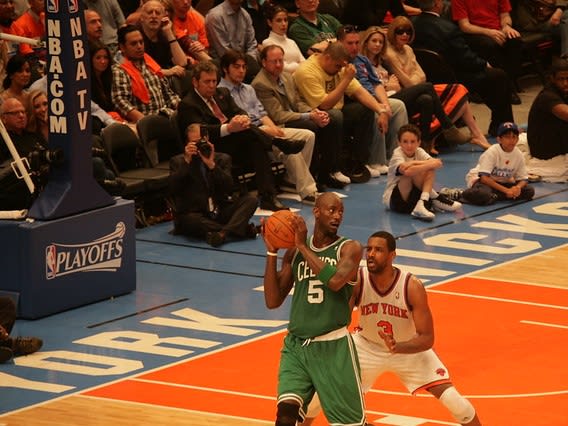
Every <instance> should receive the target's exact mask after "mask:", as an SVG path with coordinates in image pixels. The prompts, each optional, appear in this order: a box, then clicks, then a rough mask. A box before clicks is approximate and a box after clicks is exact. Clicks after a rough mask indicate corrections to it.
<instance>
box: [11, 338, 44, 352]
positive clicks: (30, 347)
mask: <svg viewBox="0 0 568 426" xmlns="http://www.w3.org/2000/svg"><path fill="white" fill-rule="evenodd" d="M42 346H43V340H41V339H39V338H37V337H16V338H15V339H12V352H13V353H14V356H20V355H29V354H33V353H34V352H37V351H39V350H40V349H41V347H42Z"/></svg>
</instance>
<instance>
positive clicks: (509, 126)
mask: <svg viewBox="0 0 568 426" xmlns="http://www.w3.org/2000/svg"><path fill="white" fill-rule="evenodd" d="M507 132H513V133H514V134H516V135H518V134H519V126H517V125H516V124H515V123H512V122H510V121H507V122H505V123H501V124H499V128H498V129H497V136H503V135H504V134H505V133H507Z"/></svg>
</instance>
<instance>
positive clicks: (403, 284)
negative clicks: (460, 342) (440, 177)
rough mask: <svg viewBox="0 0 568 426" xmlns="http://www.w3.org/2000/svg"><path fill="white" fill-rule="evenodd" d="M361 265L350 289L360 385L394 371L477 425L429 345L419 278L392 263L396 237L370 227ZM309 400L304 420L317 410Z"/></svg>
mask: <svg viewBox="0 0 568 426" xmlns="http://www.w3.org/2000/svg"><path fill="white" fill-rule="evenodd" d="M366 252H367V266H366V267H361V269H360V270H359V283H358V285H357V287H356V288H355V292H354V294H353V297H354V300H355V304H356V305H357V306H359V311H360V315H361V317H360V320H359V328H360V331H359V332H357V333H356V334H354V336H353V340H354V342H355V346H356V348H357V354H358V357H359V363H360V366H361V381H362V384H363V391H364V392H366V391H368V390H369V389H370V388H371V386H372V385H373V383H374V382H375V380H376V379H377V378H378V377H379V376H380V375H381V374H383V373H385V372H387V371H390V372H392V373H395V374H396V375H397V376H398V377H399V378H400V380H401V381H402V383H403V384H404V385H405V386H406V388H407V389H408V391H409V392H411V393H412V394H415V393H416V392H418V391H419V390H422V389H423V390H426V391H428V392H430V393H431V394H432V395H434V396H435V397H436V398H438V400H439V401H440V402H441V403H442V404H443V405H444V406H446V408H447V409H448V410H449V411H450V412H451V414H452V415H453V416H454V418H455V419H456V420H457V421H458V422H459V423H460V424H462V425H468V426H480V425H481V423H480V421H479V418H478V417H477V414H476V412H475V409H474V408H473V405H471V403H470V402H469V401H468V400H467V399H465V398H464V397H463V396H461V395H460V394H459V393H458V391H457V390H456V388H455V387H454V386H453V384H452V382H451V381H450V376H449V373H448V370H447V369H446V367H445V366H444V364H442V362H441V361H440V359H439V358H438V356H437V355H436V353H435V352H434V351H433V350H432V345H433V344H434V323H433V320H432V313H431V311H430V307H429V305H428V298H427V295H426V290H425V289H424V286H423V285H422V282H421V281H420V280H419V279H418V278H416V277H415V276H413V275H412V274H411V273H410V272H408V271H405V270H402V269H399V268H397V267H394V266H393V261H394V258H395V257H396V241H395V239H394V237H393V236H392V235H391V234H389V233H388V232H384V231H379V232H375V233H374V234H373V235H371V236H370V237H369V240H368V242H367V247H366ZM318 412H319V410H318V407H317V402H315V404H314V401H312V405H311V406H310V409H309V410H308V415H307V417H308V418H309V419H307V420H306V421H305V422H304V425H309V424H311V423H312V420H313V419H312V418H313V417H315V416H316V415H317V414H318Z"/></svg>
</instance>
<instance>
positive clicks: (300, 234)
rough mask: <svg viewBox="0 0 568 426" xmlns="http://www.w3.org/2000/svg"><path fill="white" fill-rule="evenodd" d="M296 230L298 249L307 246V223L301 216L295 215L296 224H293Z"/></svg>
mask: <svg viewBox="0 0 568 426" xmlns="http://www.w3.org/2000/svg"><path fill="white" fill-rule="evenodd" d="M292 225H293V226H294V229H295V230H296V234H295V237H296V243H295V244H296V247H301V246H304V245H305V244H306V239H307V238H308V227H307V226H306V221H305V220H304V218H303V217H302V216H300V215H297V214H296V215H294V222H293V224H292Z"/></svg>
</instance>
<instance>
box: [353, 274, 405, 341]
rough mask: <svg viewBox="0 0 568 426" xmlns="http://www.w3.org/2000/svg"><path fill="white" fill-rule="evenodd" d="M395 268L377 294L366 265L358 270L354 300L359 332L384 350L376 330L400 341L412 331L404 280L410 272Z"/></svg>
mask: <svg viewBox="0 0 568 426" xmlns="http://www.w3.org/2000/svg"><path fill="white" fill-rule="evenodd" d="M395 271H396V276H395V279H394V282H393V284H392V285H391V287H390V288H389V289H388V290H387V291H386V292H385V293H382V294H381V293H379V291H378V290H377V289H376V288H375V287H374V286H373V284H372V283H371V280H370V278H369V270H368V269H367V267H366V266H363V267H361V268H360V270H359V276H360V279H361V281H362V283H361V284H362V285H361V293H360V298H359V304H358V306H359V314H360V319H359V327H360V329H361V331H360V333H361V335H362V336H363V337H365V338H366V339H367V340H370V341H372V342H376V343H378V344H379V345H381V346H383V347H384V348H385V350H386V351H388V349H387V347H386V345H385V344H384V342H383V339H381V336H379V330H381V331H383V332H384V333H385V334H390V335H393V336H394V338H395V340H397V341H400V342H402V341H406V340H410V339H411V338H412V337H413V336H415V335H416V327H415V326H414V318H413V317H412V307H411V306H409V305H408V301H407V291H408V282H409V280H410V278H411V277H412V274H411V273H410V272H408V271H402V270H400V269H398V268H395Z"/></svg>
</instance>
